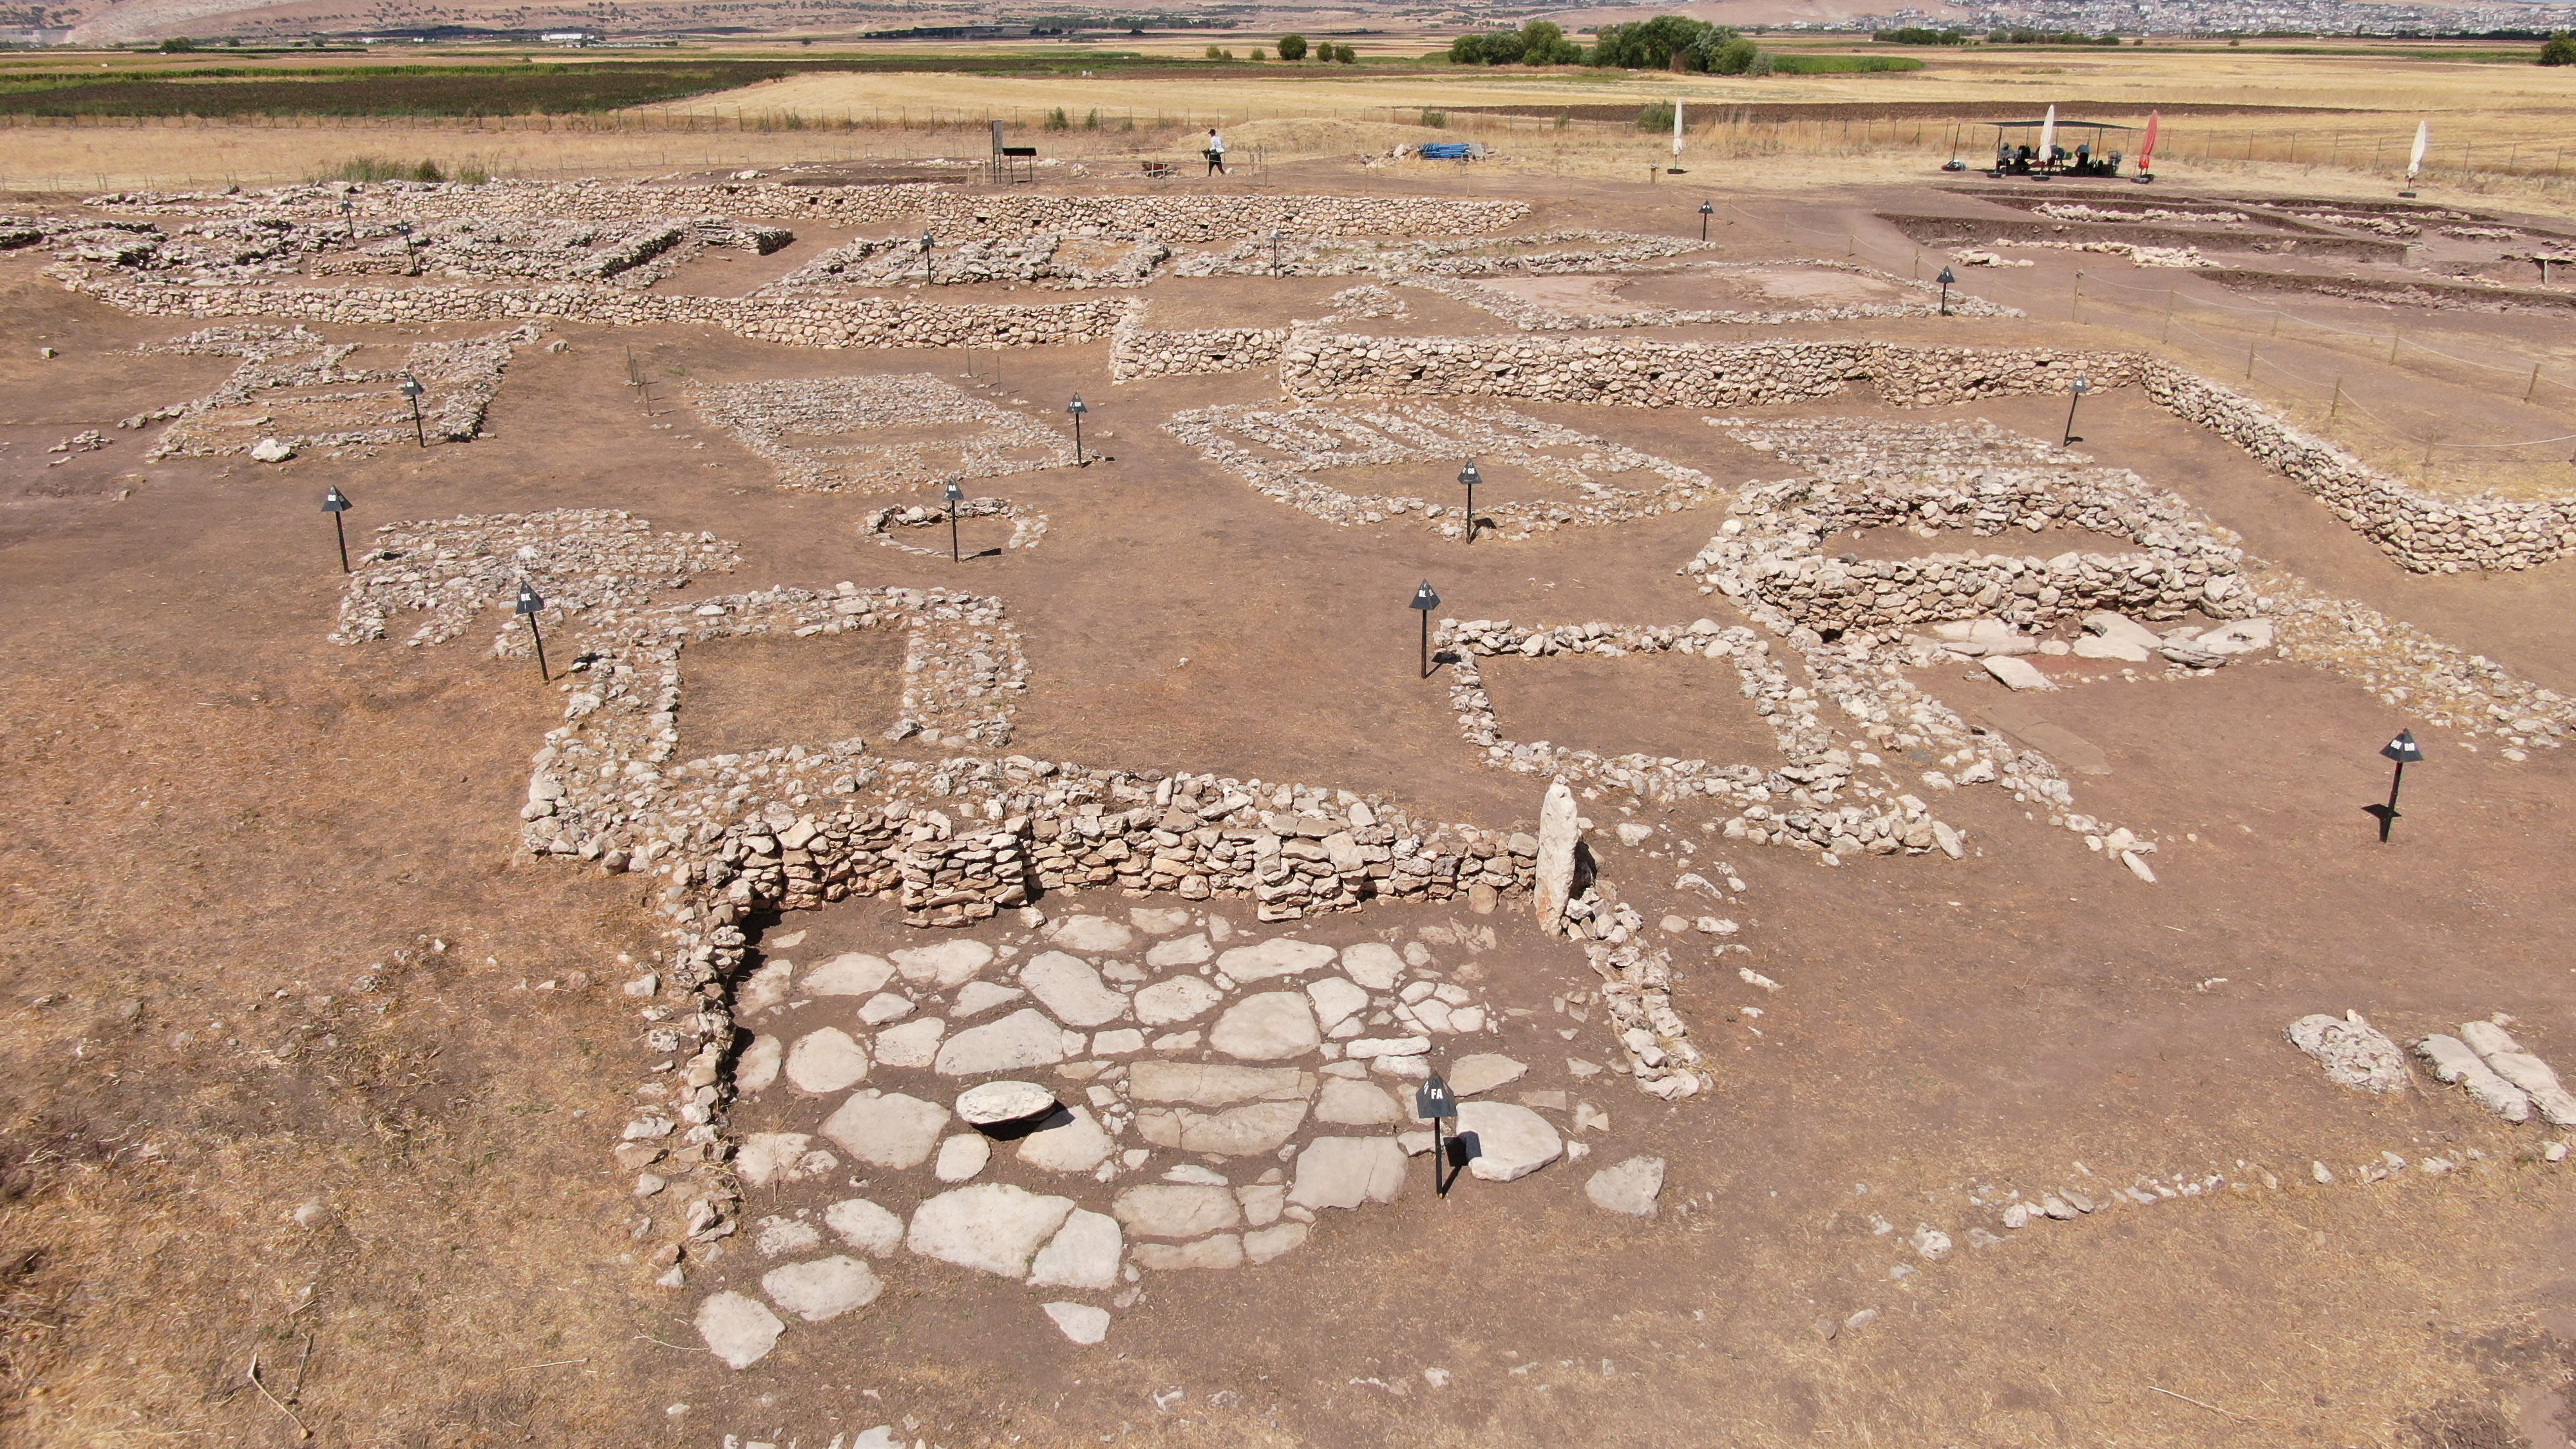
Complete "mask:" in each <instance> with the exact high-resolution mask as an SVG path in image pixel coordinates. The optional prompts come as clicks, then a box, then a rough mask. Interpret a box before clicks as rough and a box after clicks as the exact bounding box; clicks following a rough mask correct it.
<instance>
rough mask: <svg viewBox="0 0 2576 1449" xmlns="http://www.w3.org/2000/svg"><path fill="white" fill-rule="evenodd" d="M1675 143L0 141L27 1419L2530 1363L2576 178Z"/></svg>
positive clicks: (1873, 1404) (18, 1269) (11, 1385)
mask: <svg viewBox="0 0 2576 1449" xmlns="http://www.w3.org/2000/svg"><path fill="white" fill-rule="evenodd" d="M1676 144H1677V145H1678V143H1676ZM1408 167H1409V168H1410V169H1408ZM1721 169H1722V168H1719V167H1717V166H1716V165H1715V163H1709V165H1708V168H1707V170H1706V171H1705V172H1703V173H1697V174H1688V175H1685V174H1680V173H1678V172H1677V173H1676V174H1668V175H1665V176H1663V177H1661V178H1660V179H1658V180H1655V181H1652V182H1646V181H1638V180H1636V179H1634V176H1633V174H1632V175H1631V179H1628V180H1625V181H1615V182H1614V181H1583V182H1579V183H1578V182H1572V181H1565V180H1561V179H1551V178H1549V177H1547V176H1545V175H1538V176H1536V177H1512V176H1485V175H1481V174H1477V173H1474V172H1472V171H1470V170H1468V169H1467V168H1465V167H1464V166H1463V165H1460V166H1457V167H1449V166H1440V167H1434V166H1432V165H1429V164H1428V163H1421V162H1396V161H1387V160H1385V159H1384V158H1376V159H1371V160H1369V161H1368V162H1367V164H1364V165H1359V166H1353V165H1349V164H1336V165H1327V164H1316V165H1314V166H1312V167H1309V168H1307V169H1305V170H1303V171H1301V170H1300V169H1299V168H1298V167H1297V166H1293V165H1291V166H1280V167H1273V168H1269V169H1266V170H1264V171H1263V172H1261V173H1260V175H1259V176H1258V177H1257V178H1243V179H1236V178H1225V177H1212V178H1211V179H1210V181H1209V183H1208V184H1207V185H1204V186H1200V185H1196V184H1194V183H1195V178H1185V179H1184V181H1182V182H1178V183H1176V182H1172V181H1168V180H1164V181H1148V180H1145V179H1143V178H1140V177H1137V176H1132V175H1114V176H1113V175H1108V174H1106V172H1105V168H1104V169H1102V170H1099V171H1095V172H1092V173H1088V174H1085V175H1073V174H1059V173H1057V172H1052V171H1051V172H1046V173H1043V174H1042V175H1041V176H1040V180H1039V181H1038V182H1036V183H1034V184H1007V183H1004V182H1002V181H1000V180H999V179H998V176H997V175H991V174H987V173H986V172H985V171H983V170H978V169H967V168H952V169H950V170H946V171H937V172H931V173H927V174H924V175H920V176H917V177H910V178H905V177H891V178H890V177H886V176H882V175H874V174H871V175H843V174H838V173H836V172H834V171H832V170H831V169H830V168H825V167H816V168H808V169H803V170H800V169H798V168H795V167H784V168H771V169H769V170H767V171H757V170H754V171H712V172H707V173H703V174H701V173H697V172H688V173H680V174H673V175H666V176H657V177H651V178H624V179H573V178H566V179H546V180H514V179H493V180H487V181H482V182H479V183H476V184H466V183H464V182H458V181H435V182H433V181H408V180H381V179H378V180H367V181H317V182H308V183H302V184H294V185H284V186H268V187H262V186H231V187H220V186H217V187H203V188H197V189H173V190H104V191H98V192H94V193H88V194H83V195H77V196H74V195H46V196H41V197H39V196H35V195H32V194H31V195H29V196H26V197H20V198H17V199H13V200H5V201H0V308H5V309H6V311H7V315H8V319H9V321H8V325H7V327H6V329H5V335H6V337H7V339H8V340H7V348H6V355H5V357H0V396H5V398H6V399H7V401H6V406H5V409H0V411H5V414H6V416H5V417H0V480H5V482H6V485H7V489H8V493H7V497H6V500H5V501H6V508H5V510H0V560H5V562H0V568H5V570H6V574H7V578H8V583H7V586H6V587H5V589H0V596H5V598H6V600H7V603H6V605H5V607H6V610H7V616H8V626H7V631H6V632H7V639H8V648H9V650H10V652H11V655H12V656H13V667H12V668H11V669H10V671H9V677H10V685H9V700H8V706H7V712H6V729H5V735H6V738H7V742H8V743H7V750H8V753H9V757H10V760H11V764H10V768H9V774H10V777H11V779H12V780H13V782H14V785H15V788H14V790H13V792H12V793H13V794H14V795H15V797H16V799H17V801H18V804H19V809H18V810H17V811H14V812H12V813H13V815H14V817H15V820H16V825H15V827H14V828H13V829H12V830H11V831H10V832H8V834H9V835H10V837H11V840H10V845H9V849H8V856H9V862H10V869H9V871H8V873H7V875H6V877H5V879H6V880H7V882H8V885H9V890H10V894H11V900H10V904H9V907H8V915H7V917H6V920H5V923H0V942H5V946H0V951H5V954H6V957H7V959H8V960H9V961H10V962H11V964H12V966H13V967H14V968H15V969H14V970H13V971H12V972H11V975H12V978H13V980H12V982H11V985H10V987H9V991H10V993H11V999H10V1001H9V1003H8V1010H9V1015H10V1020H11V1023H12V1024H11V1026H10V1027H9V1030H8V1033H7V1035H6V1037H5V1042H0V1046H5V1051H6V1054H7V1060H8V1061H9V1062H10V1065H11V1068H12V1070H11V1071H10V1073H9V1074H8V1075H9V1078H10V1085H9V1087H8V1088H7V1090H6V1092H5V1094H0V1099H5V1106H6V1113H5V1121H0V1147H5V1160H0V1226H5V1229H6V1235H5V1236H0V1250H4V1251H0V1314H6V1315H7V1322H8V1324H9V1325H11V1326H9V1327H5V1328H0V1368H5V1370H6V1373H5V1375H0V1377H5V1378H6V1379H7V1381H8V1382H7V1385H6V1387H5V1388H0V1423H6V1424H7V1425H8V1428H7V1430H6V1431H5V1433H6V1434H7V1436H8V1437H10V1438H12V1439H13V1440H14V1441H15V1442H20V1443H27V1444H76V1443H77V1444H142V1443H149V1442H159V1441H162V1440H165V1439H166V1440H167V1441H168V1442H174V1443H196V1444H228V1445H230V1444H239V1445H267V1444H272V1443H275V1444H286V1443H300V1442H308V1441H309V1442H314V1443H326V1444H349V1445H362V1444H387V1445H406V1446H408V1445H424V1446H426V1445H433V1444H434V1445H454V1446H482V1445H499V1444H520V1443H533V1444H598V1445H636V1446H659V1445H672V1446H680V1445H686V1446H703V1449H718V1446H722V1449H781V1446H797V1449H827V1446H828V1449H862V1446H864V1449H890V1446H898V1445H902V1446H911V1449H925V1446H938V1449H967V1446H983V1445H1015V1444H1025V1445H1070V1444H1076V1443H1103V1444H1108V1443H1122V1442H1128V1441H1131V1440H1132V1441H1134V1442H1138V1443H1146V1444H1154V1445H1173V1446H1179V1445H1225V1446H1253V1445H1278V1446H1288V1445H1316V1446H1345V1445H1377V1444H1399V1443H1401V1444H1413V1445H1461V1446H1463V1445H1494V1444H1540V1445H1573V1444H1619V1445H1647V1446H1672V1449H1696V1446H1709V1445H1721V1444H1723V1445H1735V1444H1742V1445H1774V1444H1777V1445H1790V1444H1801V1445H1804V1444H1835V1445H1844V1444H1848V1445H1866V1444H1882V1445H1884V1444H1905V1445H1945V1444H1957V1445H1967V1444H1977V1445H1993V1446H2022V1445H2029V1446H2042V1445H2130V1444H2138V1445H2143V1444H2173V1443H2202V1442H2209V1443H2226V1444H2256V1443H2262V1444H2301V1445H2307V1444H2313V1445H2320V1446H2324V1445H2335V1446H2341V1445H2354V1446H2363V1445H2367V1446H2381V1445H2386V1446H2392V1449H2394V1446H2406V1449H2449V1446H2461V1449H2466V1446H2478V1449H2507V1446H2521V1445H2529V1446H2533V1449H2543V1446H2547V1445H2552V1444H2557V1445H2564V1444H2566V1443H2567V1442H2568V1439H2567V1437H2566V1433H2567V1428H2568V1426H2569V1425H2571V1424H2576V1414H2571V1412H2570V1410H2569V1409H2568V1402H2569V1395H2570V1393H2571V1389H2570V1385H2571V1383H2576V1289H2571V1280H2570V1279H2569V1277H2568V1276H2567V1269H2566V1264H2567V1263H2568V1262H2569V1261H2570V1252H2571V1249H2570V1238H2569V1232H2570V1230H2569V1227H2568V1224H2569V1222H2570V1221H2571V1219H2570V1216H2569V1213H2570V1209H2571V1207H2576V1164H2570V1163H2569V1162H2568V1161H2567V1157H2568V1147H2569V1143H2570V1142H2571V1141H2576V1096H2571V1095H2570V1090H2569V1087H2568V1086H2567V1085H2566V1081H2567V1080H2576V992H2572V991H2571V988H2576V975H2571V972H2576V956H2571V955H2570V954H2569V952H2568V949H2567V945H2566V943H2567V941H2568V939H2569V937H2570V933H2571V928H2576V897H2571V896H2570V894H2569V891H2568V882H2569V880H2570V878H2571V867H2576V845H2571V843H2570V833H2569V831H2568V829H2567V828H2566V822H2567V817H2568V808H2567V805H2568V800H2569V798H2570V792H2569V785H2570V780H2571V773H2570V757H2569V756H2568V755H2567V753H2566V751H2565V749H2564V748H2563V746H2565V744H2566V743H2567V742H2568V741H2569V739H2570V738H2571V736H2572V735H2576V631H2571V629H2570V628H2569V625H2568V622H2567V621H2568V617H2569V609H2570V606H2571V605H2576V582H2571V578H2576V576H2571V573H2570V570H2571V569H2576V560H2571V558H2570V555H2571V553H2576V468H2570V467H2569V466H2568V465H2567V464H2566V463H2565V462H2564V461H2562V460H2560V459H2558V458H2554V457H2553V458H2541V457H2540V455H2539V454H2538V453H2534V452H2532V451H2531V450H2530V449H2529V448H2524V447H2521V445H2520V443H2519V442H2516V443H2515V447H2516V448H2518V449H2519V451H2514V452H2511V453H2510V454H2509V455H2508V454H2507V453H2506V452H2505V451H2502V449H2503V447H2504V444H2503V443H2501V442H2496V441H2495V440H2497V439H2520V438H2523V437H2525V436H2526V435H2533V436H2536V435H2543V434H2554V433H2561V432H2566V431H2569V428H2568V427H2567V426H2564V425H2562V423H2563V420H2564V419H2565V418H2566V417H2567V406H2566V405H2567V403H2568V402H2569V400H2570V396H2571V395H2570V393H2569V391H2568V380H2569V379H2576V356H2570V355H2569V353H2568V343H2567V339H2566V335H2565V329H2564V318H2565V317H2566V316H2567V315H2568V313H2567V310H2566V309H2567V308H2568V307H2569V306H2570V305H2571V304H2572V303H2576V292H2571V291H2569V290H2568V286H2567V284H2566V283H2565V282H2562V281H2561V280H2559V276H2560V275H2563V274H2556V275H2553V274H2552V273H2551V272H2550V269H2549V268H2548V267H2546V266H2543V267H2542V268H2541V269H2540V271H2541V275H2542V276H2543V277H2544V278H2545V281H2544V282H2542V283H2533V282H2531V281H2530V280H2529V279H2527V278H2526V277H2525V276H2524V275H2523V272H2524V271H2527V270H2529V267H2530V261H2529V260H2528V259H2530V258H2552V259H2555V260H2557V261H2559V262H2562V263H2563V262H2568V261H2570V260H2576V259H2571V258H2569V257H2566V256H2562V255H2560V254H2561V253H2565V252H2568V251H2569V250H2570V249H2571V248H2576V225H2569V224H2564V223H2553V222H2548V221H2546V220H2544V219H2542V218H2539V217H2535V216H2531V215H2526V214H2524V213H2522V212H2520V211H2515V210H2512V209H2511V208H2509V207H2506V206H2504V205H2503V204H2502V203H2496V204H2493V205H2488V206H2484V207H2480V206H2478V205H2474V204H2472V203H2471V202H2469V201H2466V200H2461V199H2458V198H2453V199H2450V200H2441V199H2429V200H2412V201H2397V200H2393V199H2379V200H2370V201H2362V200H2358V199H2355V198H2353V197H2349V196H2342V195H2340V194H2338V195H2336V196H2331V197H2301V196H2297V195H2276V194H2272V193H2271V192H2269V191H2261V190H2257V189H2255V188H2252V187H2250V186H2249V187H2246V188H2237V189H2231V188H2230V187H2228V186H2226V185H2224V184H2222V181H2221V180H2219V179H2203V180H2182V181H2178V182H2177V183H2176V184H2173V185H2161V184H2160V185H2158V186H2157V187H2156V188H2154V191H2153V194H2152V198H2151V199H2152V201H2153V203H2154V204H2153V205H2152V206H2149V205H2148V199H2149V198H2148V193H2147V192H2144V191H2141V190H2138V189H2137V188H2133V187H2130V186H2128V185H2127V184H2126V183H2125V182H2124V183H2122V184H2121V185H2120V186H2119V187H2117V188H2114V187H2112V186H2110V185H2108V184H2103V185H2097V186H2091V187H2089V188H2088V187H2087V185H2085V184H2084V183H2081V182H2078V181H2059V182H2057V183H2055V187H2054V189H2048V188H2044V187H2040V186H2037V185H2036V184H2035V183H2027V182H2025V183H2023V184H2018V185H2017V184H2015V183H2014V182H2013V181H2012V180H2011V179H2010V178H2005V179H2002V180H1998V181H1993V182H1988V181H1985V180H1983V179H1981V178H1980V179H1978V180H1976V181H1975V182H1974V184H1963V183H1962V182H1960V181H1959V180H1957V179H1955V178H1952V177H1949V176H1945V175H1943V174H1941V173H1937V172H1935V173H1932V175H1930V176H1928V177H1925V178H1922V179H1919V180H1916V181H1908V182H1904V183H1893V182H1891V183H1888V184H1885V185H1875V186H1858V185H1855V186H1851V187H1847V188H1844V189H1841V190H1833V191H1825V190H1819V191H1816V192H1814V193H1812V194H1808V195H1805V196H1802V197H1799V198H1797V199H1795V200H1794V201H1784V200H1783V199H1782V196H1781V195H1779V194H1774V193H1761V194H1755V193H1743V194H1737V193H1732V192H1730V191H1728V190H1727V189H1726V188H1727V182H1726V181H1725V180H1724V179H1722V177H1720V178H1719V179H1715V180H1712V179H1711V178H1712V177H1713V176H1718V174H1719V172H1720V171H1721ZM1703 183H1705V184H1706V189H1703ZM1686 188H1688V189H1686ZM2133 193H2134V194H2133ZM1704 199H1709V200H1711V205H1710V206H1708V207H1703V206H1702V204H1701V203H1702V201H1703V200H1704ZM2231 308H2232V309H2234V310H2233V311H2232V312H2231V311H2229V310H2227V309H2231ZM2285 318H2286V319H2288V321H2287V323H2286V324H2285V322H2284V319H2285ZM2248 319H2251V320H2248ZM2222 328H2232V329H2234V330H2232V331H2227V330H2219V331H2214V330H2213V329H2222ZM2213 336H2216V337H2217V339H2218V340H2217V341H2212V340H2211V338H2212V337H2213ZM2353 338H2360V339H2362V340H2361V341H2360V342H2357V343H2356V342H2353V341H2352V340H2351V339H2353ZM2195 339H2197V340H2195ZM2391 339H2394V340H2393V341H2392V340H2391ZM2222 343H2223V345H2221V344H2222ZM2506 356H2510V357H2512V358H2517V359H2529V363H2528V370H2527V372H2526V371H2525V370H2524V369H2525V367H2526V363H2525V362H2524V361H2513V362H2512V363H2511V364H2510V371H2507V370H2504V369H2505V368H2506V364H2504V363H2497V364H2495V368H2496V370H2494V371H2493V372H2492V375H2490V374H2489V373H2483V372H2478V371H2475V370H2474V369H2471V370H2465V371H2464V370H2463V368H2462V366H2460V365H2456V364H2458V362H2459V359H2461V358H2496V357H2506ZM2443 359H2448V360H2443ZM2285 378H2297V379H2307V380H2311V381H2329V380H2330V385H2329V387H2328V388H2317V389H2311V390H2312V391H2314V392H2315V394H2316V395H2315V396H2313V397H2310V396H2308V394H2307V393H2305V392H2299V391H2297V387H2294V386H2293V385H2292V384H2291V383H2289V382H2285V381H2284V379H2285ZM2306 385H2307V384H2306V383H2305V382H2302V383H2299V384H2298V385H2297V386H2299V387H2304V386H2306ZM2551 446H2552V447H2553V448H2554V449H2555V451H2556V452H2557V453H2559V454H2565V453H2567V452H2568V451H2569V449H2570V447H2571V446H2576V445H2570V444H2568V443H2565V442H2563V441H2559V442H2555V443H2553V444H2552V445H2551ZM2491 447H2492V449H2493V450H2492V451H2481V450H2482V449H2490V448H2491ZM2535 459H2537V460H2538V461H2534V460H2535ZM2552 802H2556V803H2552ZM2561 1074H2568V1076H2567V1077H2566V1078H2565V1079H2564V1080H2563V1079H2562V1075H2561Z"/></svg>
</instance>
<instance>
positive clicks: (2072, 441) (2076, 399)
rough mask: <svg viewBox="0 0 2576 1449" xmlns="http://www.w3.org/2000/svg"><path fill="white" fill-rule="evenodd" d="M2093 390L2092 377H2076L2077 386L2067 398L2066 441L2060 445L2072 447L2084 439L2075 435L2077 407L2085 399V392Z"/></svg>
mask: <svg viewBox="0 0 2576 1449" xmlns="http://www.w3.org/2000/svg"><path fill="white" fill-rule="evenodd" d="M2092 390H2093V383H2092V380H2091V379H2089V378H2082V377H2079V378H2077V379H2075V386H2074V388H2073V389H2072V392H2073V396H2071V397H2069V398H2068V399H2067V400H2066V441H2065V442H2063V443H2061V444H2059V445H2058V446H2060V447H2067V448H2071V447H2073V446H2075V445H2076V444H2077V443H2080V442H2083V441H2084V440H2083V439H2082V438H2079V437H2077V436H2075V408H2076V405H2077V404H2079V403H2081V402H2083V401H2084V394H2086V393H2088V392H2091V391H2092Z"/></svg>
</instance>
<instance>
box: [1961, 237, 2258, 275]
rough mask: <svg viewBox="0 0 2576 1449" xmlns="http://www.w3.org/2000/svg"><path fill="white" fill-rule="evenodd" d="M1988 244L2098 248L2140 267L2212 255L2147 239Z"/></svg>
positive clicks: (2188, 262)
mask: <svg viewBox="0 0 2576 1449" xmlns="http://www.w3.org/2000/svg"><path fill="white" fill-rule="evenodd" d="M1988 245H1989V246H1993V247H2039V248H2041V249H2042V250H2046V251H2060V252H2099V253H2102V254H2103V255H2106V256H2114V257H2125V258H2127V259H2128V260H2129V262H2130V263H2131V264H2133V265H2135V266H2141V267H2178V268H2182V269H2184V270H2189V269H2191V268H2195V267H2205V266H2208V265H2209V259H2208V258H2207V257H2204V256H2202V255H2201V254H2200V248H2198V247H2160V246H2152V245H2149V244H2147V243H2145V242H2124V241H2052V240H2049V239H2047V238H2044V237H1997V238H1995V239H1994V241H1992V242H1991V243H1989V244H1988ZM1982 254H1983V253H1980V255H1982ZM1951 259H1952V260H1953V261H1966V260H1967V258H1966V256H1964V255H1960V254H1953V256H1952V258H1951ZM1972 265H1973V264H1972Z"/></svg>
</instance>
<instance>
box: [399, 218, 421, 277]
mask: <svg viewBox="0 0 2576 1449" xmlns="http://www.w3.org/2000/svg"><path fill="white" fill-rule="evenodd" d="M394 230H395V231H398V232H400V233H402V241H403V275H404V276H406V277H417V276H419V275H420V253H419V252H417V251H414V250H413V249H412V244H411V223H410V222H407V221H398V222H395V223H394Z"/></svg>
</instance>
